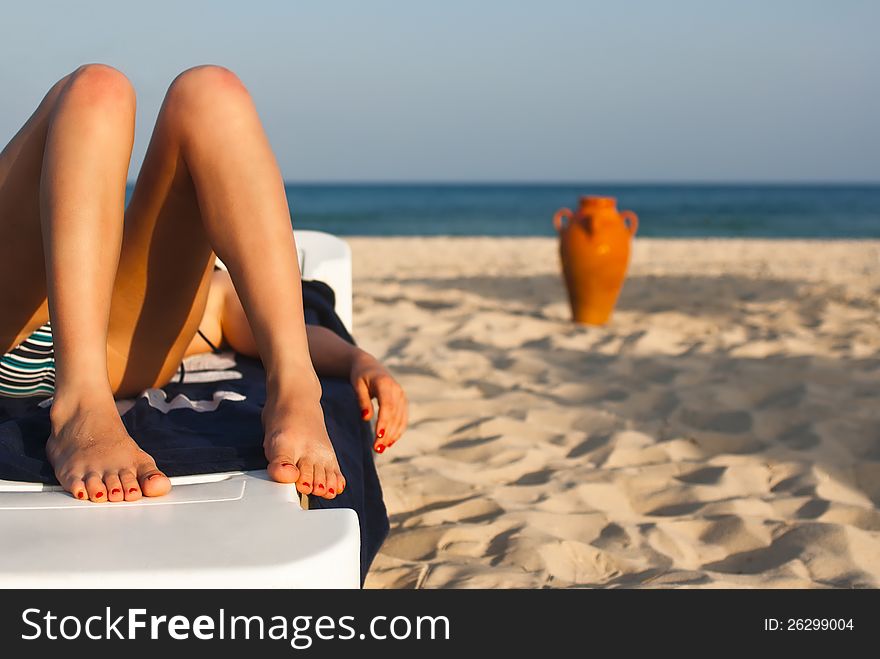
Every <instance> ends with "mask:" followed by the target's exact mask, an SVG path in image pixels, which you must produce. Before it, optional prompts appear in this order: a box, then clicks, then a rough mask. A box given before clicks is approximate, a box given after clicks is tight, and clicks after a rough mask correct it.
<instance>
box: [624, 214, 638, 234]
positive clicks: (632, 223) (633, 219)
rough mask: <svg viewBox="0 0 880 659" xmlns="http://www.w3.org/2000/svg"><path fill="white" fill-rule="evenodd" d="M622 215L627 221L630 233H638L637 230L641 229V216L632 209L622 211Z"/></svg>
mask: <svg viewBox="0 0 880 659" xmlns="http://www.w3.org/2000/svg"><path fill="white" fill-rule="evenodd" d="M620 217H622V218H623V221H624V222H625V223H626V228H627V229H629V233H630V235H632V236H634V235H636V231H638V230H639V216H638V215H636V214H635V213H633V212H632V211H620Z"/></svg>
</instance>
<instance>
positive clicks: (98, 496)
mask: <svg viewBox="0 0 880 659" xmlns="http://www.w3.org/2000/svg"><path fill="white" fill-rule="evenodd" d="M102 496H104V493H103V492H98V493H97V494H96V495H95V498H96V499H100V498H101V497H102Z"/></svg>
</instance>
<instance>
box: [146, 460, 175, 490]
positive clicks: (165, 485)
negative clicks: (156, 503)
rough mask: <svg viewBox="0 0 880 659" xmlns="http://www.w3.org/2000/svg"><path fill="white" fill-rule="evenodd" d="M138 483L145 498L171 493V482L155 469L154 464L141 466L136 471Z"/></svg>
mask: <svg viewBox="0 0 880 659" xmlns="http://www.w3.org/2000/svg"><path fill="white" fill-rule="evenodd" d="M138 482H139V483H140V484H141V492H143V493H144V496H145V497H161V496H162V495H163V494H168V493H169V492H170V491H171V481H170V480H168V476H166V475H165V474H163V473H162V472H161V471H159V469H157V468H156V465H155V463H152V464H151V463H145V464H144V465H142V466H141V468H140V469H139V470H138Z"/></svg>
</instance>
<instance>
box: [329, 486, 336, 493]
mask: <svg viewBox="0 0 880 659" xmlns="http://www.w3.org/2000/svg"><path fill="white" fill-rule="evenodd" d="M327 491H328V492H329V493H330V494H336V492H334V491H333V488H332V487H331V488H330V489H328V490H327Z"/></svg>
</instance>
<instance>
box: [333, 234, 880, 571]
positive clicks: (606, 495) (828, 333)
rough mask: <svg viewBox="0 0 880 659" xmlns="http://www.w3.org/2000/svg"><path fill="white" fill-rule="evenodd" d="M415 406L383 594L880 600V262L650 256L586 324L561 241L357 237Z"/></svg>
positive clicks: (382, 349)
mask: <svg viewBox="0 0 880 659" xmlns="http://www.w3.org/2000/svg"><path fill="white" fill-rule="evenodd" d="M349 242H350V244H351V245H352V248H353V250H354V268H355V292H354V295H355V335H356V337H357V338H358V340H359V342H360V344H361V345H362V346H363V347H364V348H365V349H367V350H369V351H370V352H372V353H374V354H375V355H377V356H378V357H379V358H381V359H382V360H384V361H385V362H386V363H387V364H388V365H389V367H390V368H391V369H392V370H393V372H394V373H395V375H396V376H397V377H398V378H399V380H400V381H401V383H402V384H403V386H404V387H405V389H406V390H407V392H408V395H409V398H410V417H411V426H410V430H409V431H408V433H407V434H406V435H405V436H404V439H403V440H402V441H401V442H399V443H397V444H396V445H395V446H394V447H393V448H392V449H391V450H390V451H388V452H386V453H385V454H384V455H381V456H377V462H378V464H379V467H380V474H381V476H382V481H383V487H384V489H385V496H386V501H387V504H388V508H389V514H390V517H391V523H392V530H391V534H390V536H389V538H388V540H387V542H386V543H385V546H384V547H383V549H382V552H381V553H380V555H379V557H378V558H377V560H376V562H375V564H374V567H373V570H372V572H371V574H370V576H369V578H368V581H367V586H368V587H372V588H413V587H418V588H461V587H572V586H577V587H674V586H675V587H678V586H682V587H831V586H834V587H878V586H880V511H878V508H877V506H878V504H880V325H878V318H880V241H873V242H871V241H862V242H843V241H841V242H825V243H822V242H809V241H756V240H649V239H639V240H637V241H636V245H635V251H634V254H633V259H632V264H631V268H630V276H629V279H628V281H627V283H626V285H625V288H624V291H623V294H622V296H621V299H620V301H619V305H618V309H617V312H616V314H615V316H614V318H613V320H612V322H611V323H610V324H609V325H608V326H606V327H601V328H599V327H590V328H587V327H578V326H574V325H572V324H571V323H570V322H569V321H568V307H567V302H566V298H565V293H564V289H563V286H562V282H561V279H560V276H559V264H558V256H557V252H556V242H555V240H554V239H551V238H547V239H543V238H523V239H518V238H504V239H497V238H376V239H374V238H350V239H349Z"/></svg>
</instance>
